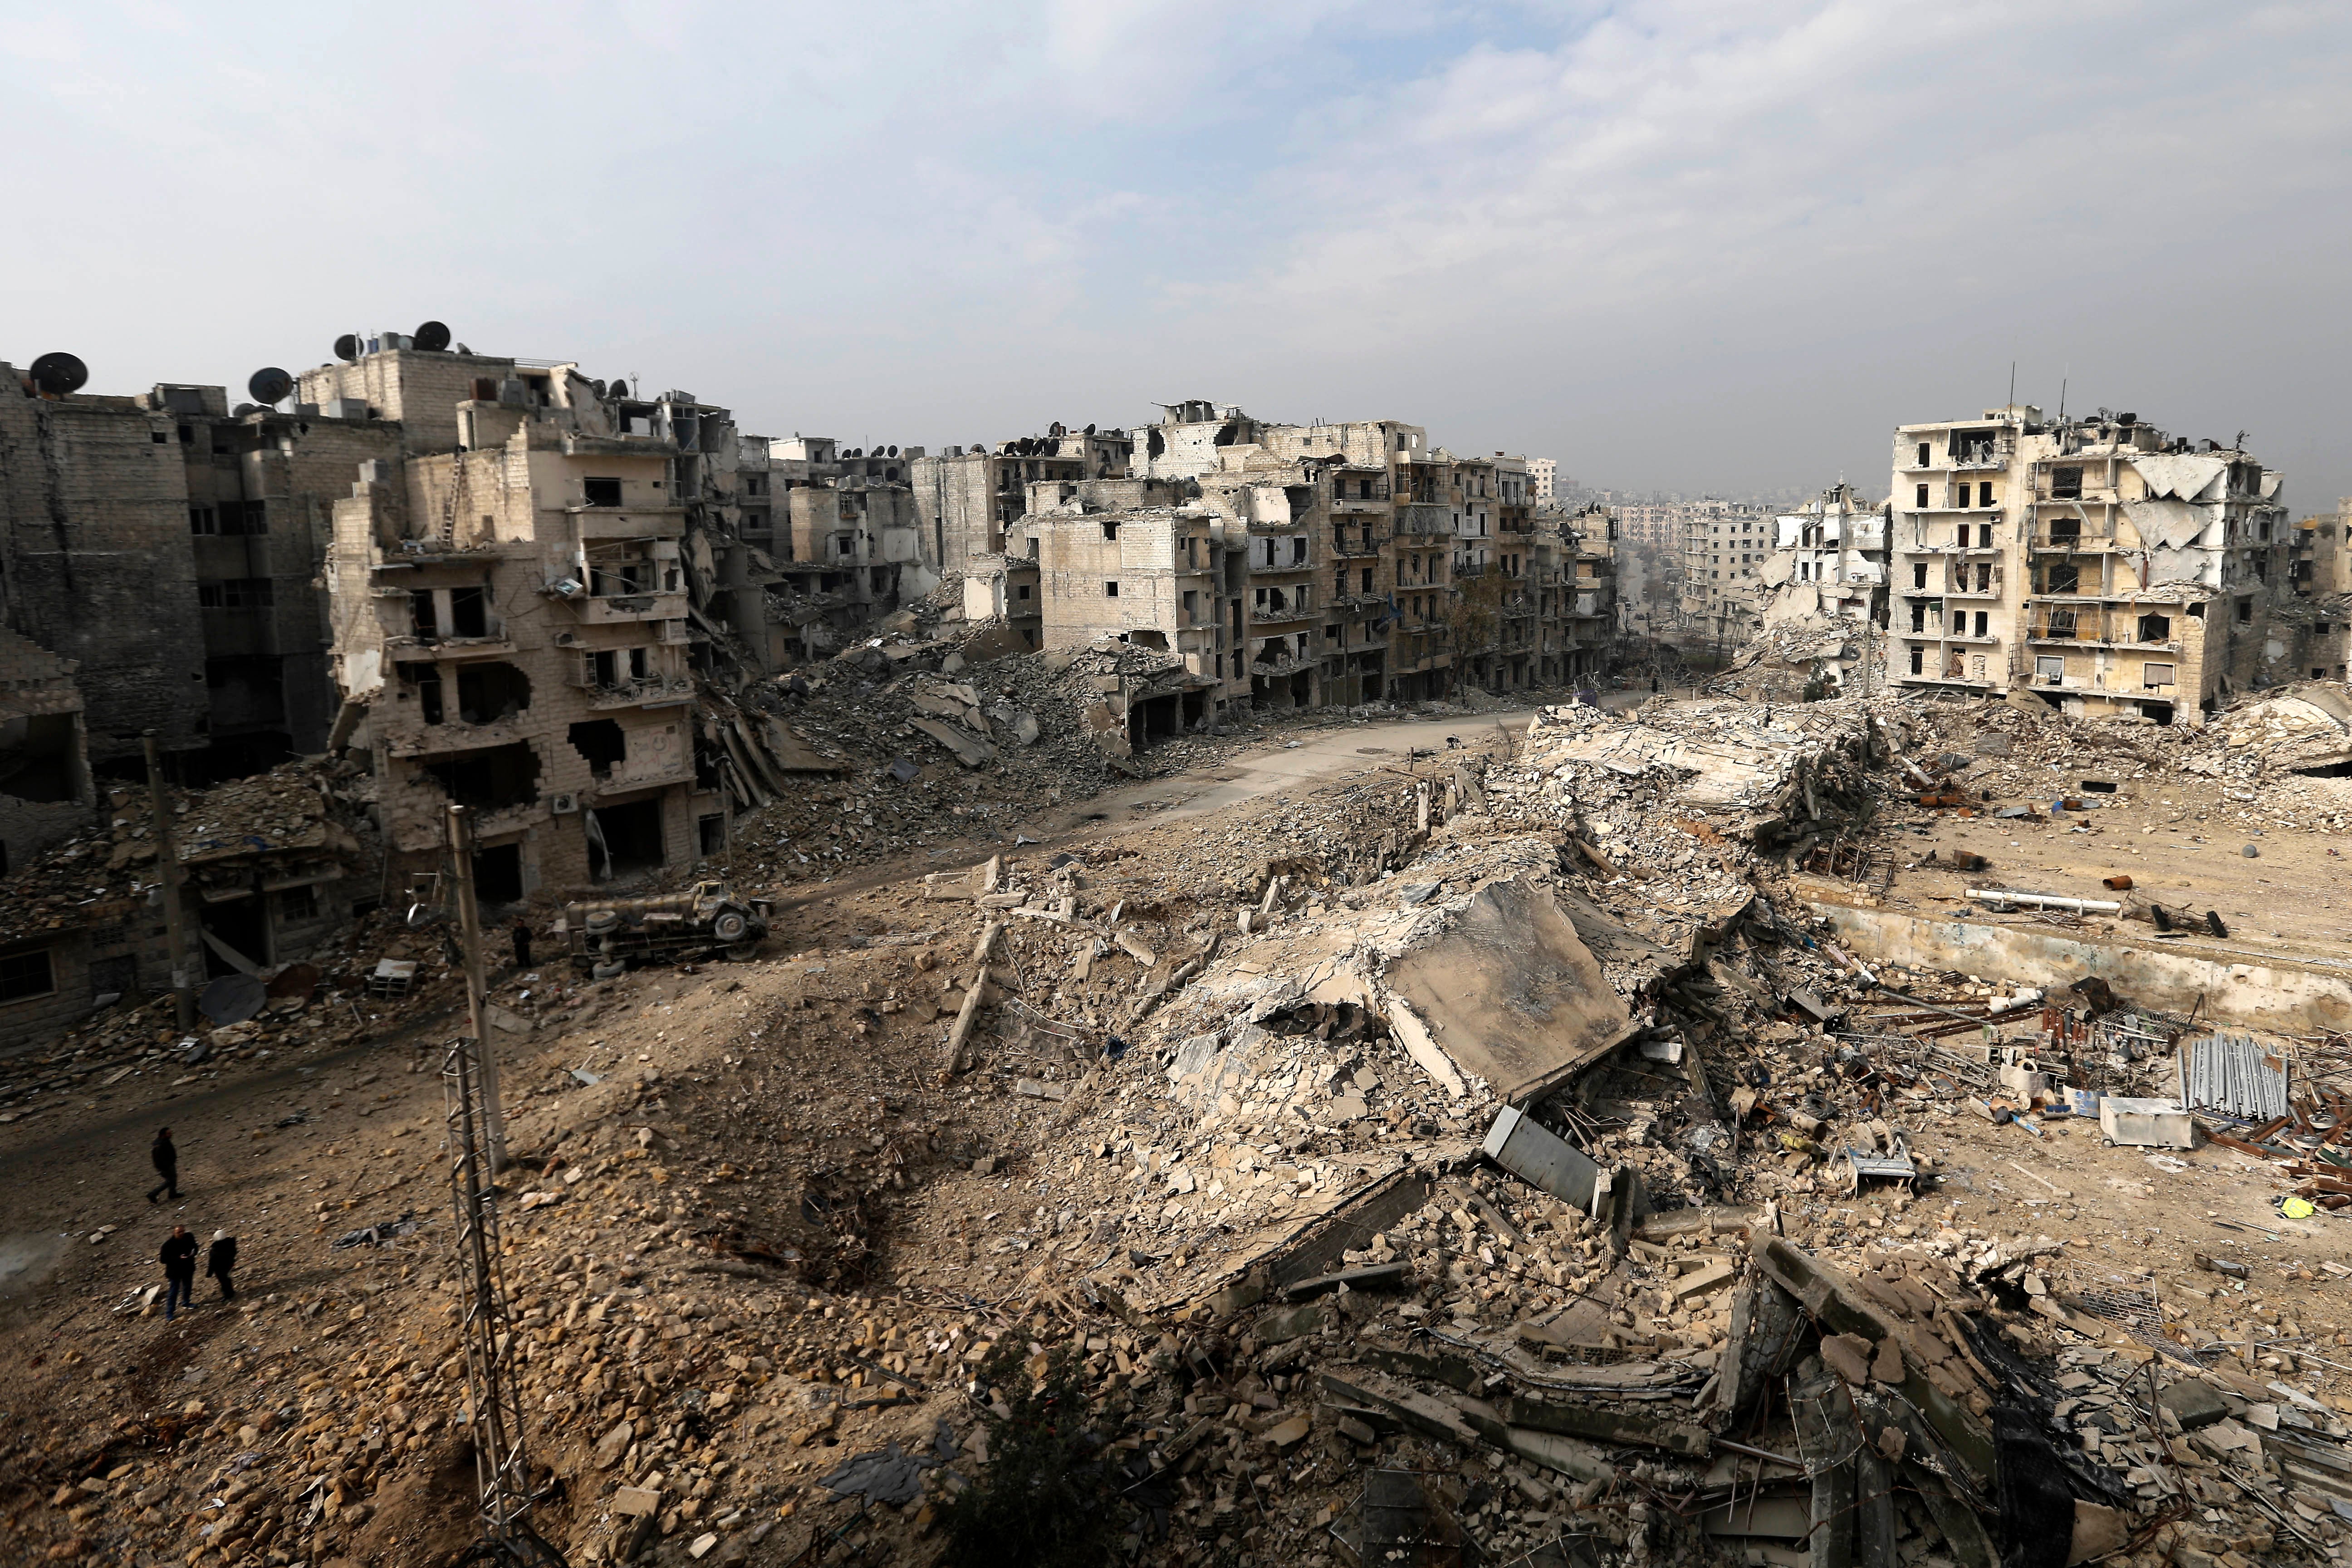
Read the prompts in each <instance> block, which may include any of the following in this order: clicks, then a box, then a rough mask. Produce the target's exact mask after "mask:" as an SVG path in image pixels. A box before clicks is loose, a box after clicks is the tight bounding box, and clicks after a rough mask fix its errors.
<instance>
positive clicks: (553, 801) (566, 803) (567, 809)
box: [547, 793, 580, 816]
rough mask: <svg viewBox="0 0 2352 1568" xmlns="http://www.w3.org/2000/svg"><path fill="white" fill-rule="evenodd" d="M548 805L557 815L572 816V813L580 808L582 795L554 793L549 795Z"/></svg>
mask: <svg viewBox="0 0 2352 1568" xmlns="http://www.w3.org/2000/svg"><path fill="white" fill-rule="evenodd" d="M547 805H548V809H549V810H551V811H552V812H553V813H554V814H555V815H556V816H571V815H572V813H574V812H576V811H578V810H579V809H580V797H579V796H578V795H572V794H569V793H566V794H561V795H550V796H548V798H547Z"/></svg>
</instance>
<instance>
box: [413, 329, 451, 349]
mask: <svg viewBox="0 0 2352 1568" xmlns="http://www.w3.org/2000/svg"><path fill="white" fill-rule="evenodd" d="M412 341H413V344H414V346H415V347H417V348H420V349H423V350H424V351H425V353H430V354H437V353H440V352H441V351H442V350H444V349H446V348H447V347H448V346H449V329H448V328H447V327H446V326H445V325H444V324H442V323H441V322H439V321H427V322H425V324H424V325H423V326H420V327H418V328H417V329H416V331H415V333H414V334H413V339H412Z"/></svg>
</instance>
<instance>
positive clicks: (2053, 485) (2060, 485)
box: [2050, 468, 2083, 500]
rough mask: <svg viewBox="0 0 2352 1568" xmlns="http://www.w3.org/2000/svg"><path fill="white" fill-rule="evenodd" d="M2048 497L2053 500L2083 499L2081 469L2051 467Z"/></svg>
mask: <svg viewBox="0 0 2352 1568" xmlns="http://www.w3.org/2000/svg"><path fill="white" fill-rule="evenodd" d="M2050 499H2051V500H2082V499H2083V470H2082V469H2081V468H2053V469H2052V470H2051V472H2050Z"/></svg>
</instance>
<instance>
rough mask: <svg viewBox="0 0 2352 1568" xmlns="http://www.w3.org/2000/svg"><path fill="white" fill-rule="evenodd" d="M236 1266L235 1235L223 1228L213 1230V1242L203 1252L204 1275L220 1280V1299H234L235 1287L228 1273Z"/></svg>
mask: <svg viewBox="0 0 2352 1568" xmlns="http://www.w3.org/2000/svg"><path fill="white" fill-rule="evenodd" d="M235 1270H236V1237H233V1236H231V1235H230V1234H229V1233H228V1232H226V1231H225V1230H216V1231H215V1232H213V1244H212V1246H211V1247H210V1248H209V1249H207V1250H206V1251H205V1277H206V1278H207V1279H217V1280H219V1281H220V1288H221V1300H224V1301H234V1300H236V1286H235V1285H234V1284H232V1283H230V1281H229V1275H230V1274H231V1273H233V1272H234V1271H235Z"/></svg>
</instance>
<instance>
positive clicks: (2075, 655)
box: [1887, 405, 2317, 723]
mask: <svg viewBox="0 0 2352 1568" xmlns="http://www.w3.org/2000/svg"><path fill="white" fill-rule="evenodd" d="M1893 479H1894V485H1893V492H1892V500H1890V502H1889V508H1890V529H1891V532H1892V535H1893V538H1892V542H1891V550H1892V556H1893V572H1894V577H1895V584H1894V587H1893V590H1892V592H1893V595H1894V597H1895V609H1894V617H1893V619H1894V625H1893V626H1892V629H1891V636H1890V639H1889V645H1888V650H1887V652H1888V666H1887V675H1888V679H1890V680H1891V681H1894V682H1897V683H1900V684H1903V685H1906V686H1915V687H1923V688H1938V689H1948V690H1952V691H1958V692H1971V693H1981V694H1997V693H2002V692H2007V691H2011V690H2016V689H2023V690H2030V691H2032V692H2033V693H2034V694H2035V695H2037V696H2039V697H2040V698H2042V700H2043V701H2045V702H2047V703H2049V704H2050V705H2051V706H2052V707H2053V708H2058V709H2061V710H2063V711H2065V712H2067V713H2070V714H2076V715H2084V716H2091V717H2111V718H2112V717H2126V718H2128V717H2138V718H2143V719H2147V720H2150V721H2154V722H2157V723H2171V722H2173V721H2175V719H2176V718H2179V719H2183V720H2185V721H2189V722H2192V723H2193V722H2196V721H2197V720H2196V719H2195V717H2194V716H2195V715H2198V714H2200V713H2205V712H2210V711H2211V710H2212V709H2213V707H2214V704H2215V702H2216V700H2218V699H2219V698H2221V697H2222V696H2224V695H2227V694H2229V693H2231V692H2234V691H2242V690H2245V689H2250V688H2252V687H2256V686H2262V685H2269V684H2273V683H2275V682H2279V681H2283V680H2286V679H2293V678H2294V677H2295V676H2296V675H2297V674H2298V673H2299V668H2298V667H2299V665H2300V664H2301V663H2302V661H2300V660H2298V659H2297V658H2295V657H2294V656H2295V653H2296V647H2297V641H2298V639H2297V638H2296V637H2294V636H2293V635H2282V633H2283V632H2284V625H2283V623H2282V621H2281V612H2282V610H2283V609H2284V606H2285V605H2288V604H2289V603H2290V602H2291V601H2292V600H2293V599H2294V597H2295V595H2296V582H2295V572H2294V568H2295V566H2296V564H2297V562H2296V559H2295V557H2296V554H2297V551H2298V541H2297V538H2296V536H2295V531H2293V530H2290V529H2289V528H2288V526H2287V513H2286V510H2285V507H2284V504H2283V503H2282V501H2281V499H2280V497H2281V490H2282V483H2281V480H2282V476H2281V475H2280V474H2279V473H2278V472H2277V470H2275V469H2267V468H2263V465H2262V464H2261V463H2260V462H2259V461H2258V460H2256V459H2255V458H2253V457H2252V455H2250V454H2249V453H2247V452H2245V451H2243V450H2242V449H2240V448H2238V447H2224V446H2222V445H2221V444H2220V443H2218V442H2214V441H2206V442H2202V443H2198V442H2192V441H2189V440H2188V439H2185V438H2176V437H2171V436H2168V435H2167V434H2166V433H2165V432H2164V431H2162V430H2160V429H2158V427H2157V426H2154V425H2151V424H2148V423H2147V422H2145V421H2143V420H2141V419H2140V418H2139V416H2137V415H2135V414H2128V413H2126V414H2110V413H2108V412H2107V411H2106V410H2104V409H2102V410H2101V411H2099V413H2098V414H2096V415H2095V416H2090V417H2087V418H2076V419H2069V420H2046V419H2044V418H2043V417H2042V411H2041V410H2040V409H2039V408H2035V407H2032V406H2031V405H2010V406H2007V407H2002V408H1990V409H1987V410H1985V412H1984V414H1983V416H1981V417H1980V418H1977V419H1969V420H1942V421H1936V422H1932V423H1928V424H1921V425H1906V426H1902V427H1901V428H1900V429H1898V430H1897V431H1896V433H1895V459H1894V473H1893ZM2316 554H2317V551H2316V549H2315V550H2314V555H2315V557H2316Z"/></svg>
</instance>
